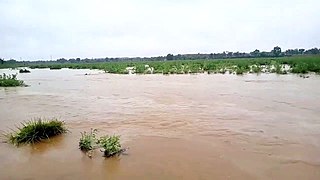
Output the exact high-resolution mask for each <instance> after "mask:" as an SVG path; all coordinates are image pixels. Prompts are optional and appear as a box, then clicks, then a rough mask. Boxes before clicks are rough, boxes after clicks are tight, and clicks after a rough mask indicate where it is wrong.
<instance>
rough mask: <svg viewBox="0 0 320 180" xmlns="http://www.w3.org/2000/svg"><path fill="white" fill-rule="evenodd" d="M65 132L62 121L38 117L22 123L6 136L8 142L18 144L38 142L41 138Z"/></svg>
mask: <svg viewBox="0 0 320 180" xmlns="http://www.w3.org/2000/svg"><path fill="white" fill-rule="evenodd" d="M66 132H67V129H66V127H65V124H64V122H63V121H59V120H57V119H51V120H43V119H41V118H39V119H37V120H31V121H28V122H25V123H22V127H18V130H17V131H16V132H13V133H9V134H8V135H7V137H8V140H9V142H10V143H12V144H14V145H20V144H25V143H35V142H40V141H41V140H43V139H49V138H50V137H53V136H56V135H59V134H62V133H66Z"/></svg>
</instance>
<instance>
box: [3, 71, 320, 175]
mask: <svg viewBox="0 0 320 180" xmlns="http://www.w3.org/2000/svg"><path fill="white" fill-rule="evenodd" d="M3 72H7V73H8V72H10V73H14V72H16V71H9V70H0V73H3ZM85 73H88V74H89V75H85ZM18 78H20V79H23V80H24V81H25V82H26V84H28V85H30V87H19V88H0V130H2V131H8V130H9V129H10V128H12V127H14V126H15V125H18V124H19V123H20V122H23V121H25V120H29V119H32V118H34V117H58V118H60V119H61V120H64V121H65V122H66V124H67V126H68V128H69V130H70V132H69V133H67V134H65V135H62V136H58V137H56V138H52V139H51V140H50V141H47V142H43V143H40V144H36V145H30V146H22V147H19V148H16V147H14V146H12V145H9V144H6V143H0V179H59V180H61V179H139V180H140V179H315V180H316V179H320V76H316V75H311V76H310V78H308V79H303V78H300V77H299V76H297V75H282V76H278V75H275V74H261V75H259V76H258V75H244V76H236V75H206V74H199V75H172V76H163V75H112V74H105V73H102V72H99V71H91V70H68V69H62V70H48V69H41V70H40V69H39V70H37V69H36V70H32V73H30V74H19V75H18ZM90 128H97V129H98V130H99V134H119V135H121V140H122V143H123V146H124V147H129V150H128V151H127V154H123V155H121V156H119V157H114V158H110V159H105V158H103V157H102V153H101V152H99V150H97V151H95V152H94V154H93V158H92V159H90V158H89V157H88V156H86V155H85V154H84V153H82V152H81V151H80V150H79V149H78V141H79V138H80V132H81V131H84V130H86V131H89V130H90Z"/></svg>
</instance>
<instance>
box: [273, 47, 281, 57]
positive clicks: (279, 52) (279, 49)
mask: <svg viewBox="0 0 320 180" xmlns="http://www.w3.org/2000/svg"><path fill="white" fill-rule="evenodd" d="M272 53H273V55H275V56H280V54H281V48H280V47H279V46H276V47H274V48H273V50H272Z"/></svg>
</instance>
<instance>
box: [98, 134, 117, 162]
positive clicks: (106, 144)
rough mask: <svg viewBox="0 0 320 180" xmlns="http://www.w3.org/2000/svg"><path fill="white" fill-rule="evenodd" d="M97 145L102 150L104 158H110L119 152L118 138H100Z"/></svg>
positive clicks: (114, 136)
mask: <svg viewBox="0 0 320 180" xmlns="http://www.w3.org/2000/svg"><path fill="white" fill-rule="evenodd" d="M99 144H100V146H101V148H103V151H104V156H105V157H111V156H114V155H116V154H117V153H119V152H121V151H122V150H121V144H120V136H116V135H113V136H102V137H100V139H99Z"/></svg>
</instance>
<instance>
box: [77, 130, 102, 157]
mask: <svg viewBox="0 0 320 180" xmlns="http://www.w3.org/2000/svg"><path fill="white" fill-rule="evenodd" d="M97 131H98V130H97V129H91V131H90V133H87V132H86V131H84V132H83V133H81V138H80V141H79V148H80V149H81V150H82V151H85V152H86V151H90V150H93V149H94V148H95V147H96V146H97V139H96V134H97Z"/></svg>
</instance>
